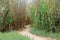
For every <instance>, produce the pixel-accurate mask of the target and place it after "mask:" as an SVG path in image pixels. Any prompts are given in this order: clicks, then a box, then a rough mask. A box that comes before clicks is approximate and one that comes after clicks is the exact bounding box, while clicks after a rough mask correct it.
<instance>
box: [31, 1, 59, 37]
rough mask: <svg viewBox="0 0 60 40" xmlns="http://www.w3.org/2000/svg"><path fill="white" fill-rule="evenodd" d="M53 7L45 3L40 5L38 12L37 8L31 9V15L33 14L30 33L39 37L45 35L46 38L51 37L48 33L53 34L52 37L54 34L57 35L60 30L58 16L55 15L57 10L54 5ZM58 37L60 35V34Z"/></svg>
mask: <svg viewBox="0 0 60 40" xmlns="http://www.w3.org/2000/svg"><path fill="white" fill-rule="evenodd" d="M50 3H51V2H50ZM51 5H52V4H50V5H47V3H45V2H44V1H43V2H41V3H40V5H39V9H38V10H36V8H33V7H32V8H31V14H32V16H31V20H32V21H31V30H30V31H31V32H32V33H35V34H37V35H41V34H43V35H45V36H46V35H49V34H47V33H51V35H53V34H54V33H56V34H57V33H58V32H59V31H60V30H58V27H57V26H56V20H57V17H58V16H57V15H55V13H54V12H55V10H54V9H55V8H54V6H53V5H52V6H51ZM56 9H57V8H56ZM58 9H59V8H58ZM59 13H60V12H59ZM56 14H57V13H56ZM57 21H58V20H57ZM57 24H58V23H57ZM59 29H60V28H59ZM58 35H60V33H59V34H58ZM49 36H50V35H49ZM54 36H55V37H56V35H54ZM50 37H51V36H50ZM52 37H53V36H52ZM59 37H60V36H59Z"/></svg>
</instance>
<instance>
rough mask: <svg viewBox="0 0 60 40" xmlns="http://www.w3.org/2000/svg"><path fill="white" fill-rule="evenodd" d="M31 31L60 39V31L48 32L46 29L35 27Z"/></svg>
mask: <svg viewBox="0 0 60 40" xmlns="http://www.w3.org/2000/svg"><path fill="white" fill-rule="evenodd" d="M30 32H31V33H32V34H36V35H38V36H42V37H51V38H54V39H56V40H58V39H60V32H59V33H51V32H46V31H42V30H37V29H35V28H34V27H31V29H30Z"/></svg>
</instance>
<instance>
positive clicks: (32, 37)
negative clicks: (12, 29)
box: [18, 25, 55, 40]
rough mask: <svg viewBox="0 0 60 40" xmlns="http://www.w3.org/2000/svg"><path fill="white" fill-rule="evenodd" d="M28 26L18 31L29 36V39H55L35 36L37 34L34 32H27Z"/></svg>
mask: <svg viewBox="0 0 60 40" xmlns="http://www.w3.org/2000/svg"><path fill="white" fill-rule="evenodd" d="M29 26H30V25H27V26H26V28H25V29H24V30H22V31H18V33H19V34H21V35H23V36H24V35H25V36H28V37H30V38H31V40H55V39H52V38H48V37H40V36H37V35H34V34H31V33H30V32H29V30H30V29H29Z"/></svg>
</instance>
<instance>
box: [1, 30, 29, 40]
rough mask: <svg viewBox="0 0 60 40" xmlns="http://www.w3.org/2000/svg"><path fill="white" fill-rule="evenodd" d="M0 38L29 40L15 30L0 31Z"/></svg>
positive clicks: (3, 39) (2, 39) (4, 39)
mask: <svg viewBox="0 0 60 40" xmlns="http://www.w3.org/2000/svg"><path fill="white" fill-rule="evenodd" d="M0 40H30V39H29V38H28V37H26V36H22V35H20V34H18V33H17V32H15V31H14V32H13V31H12V32H8V33H1V32H0Z"/></svg>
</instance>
